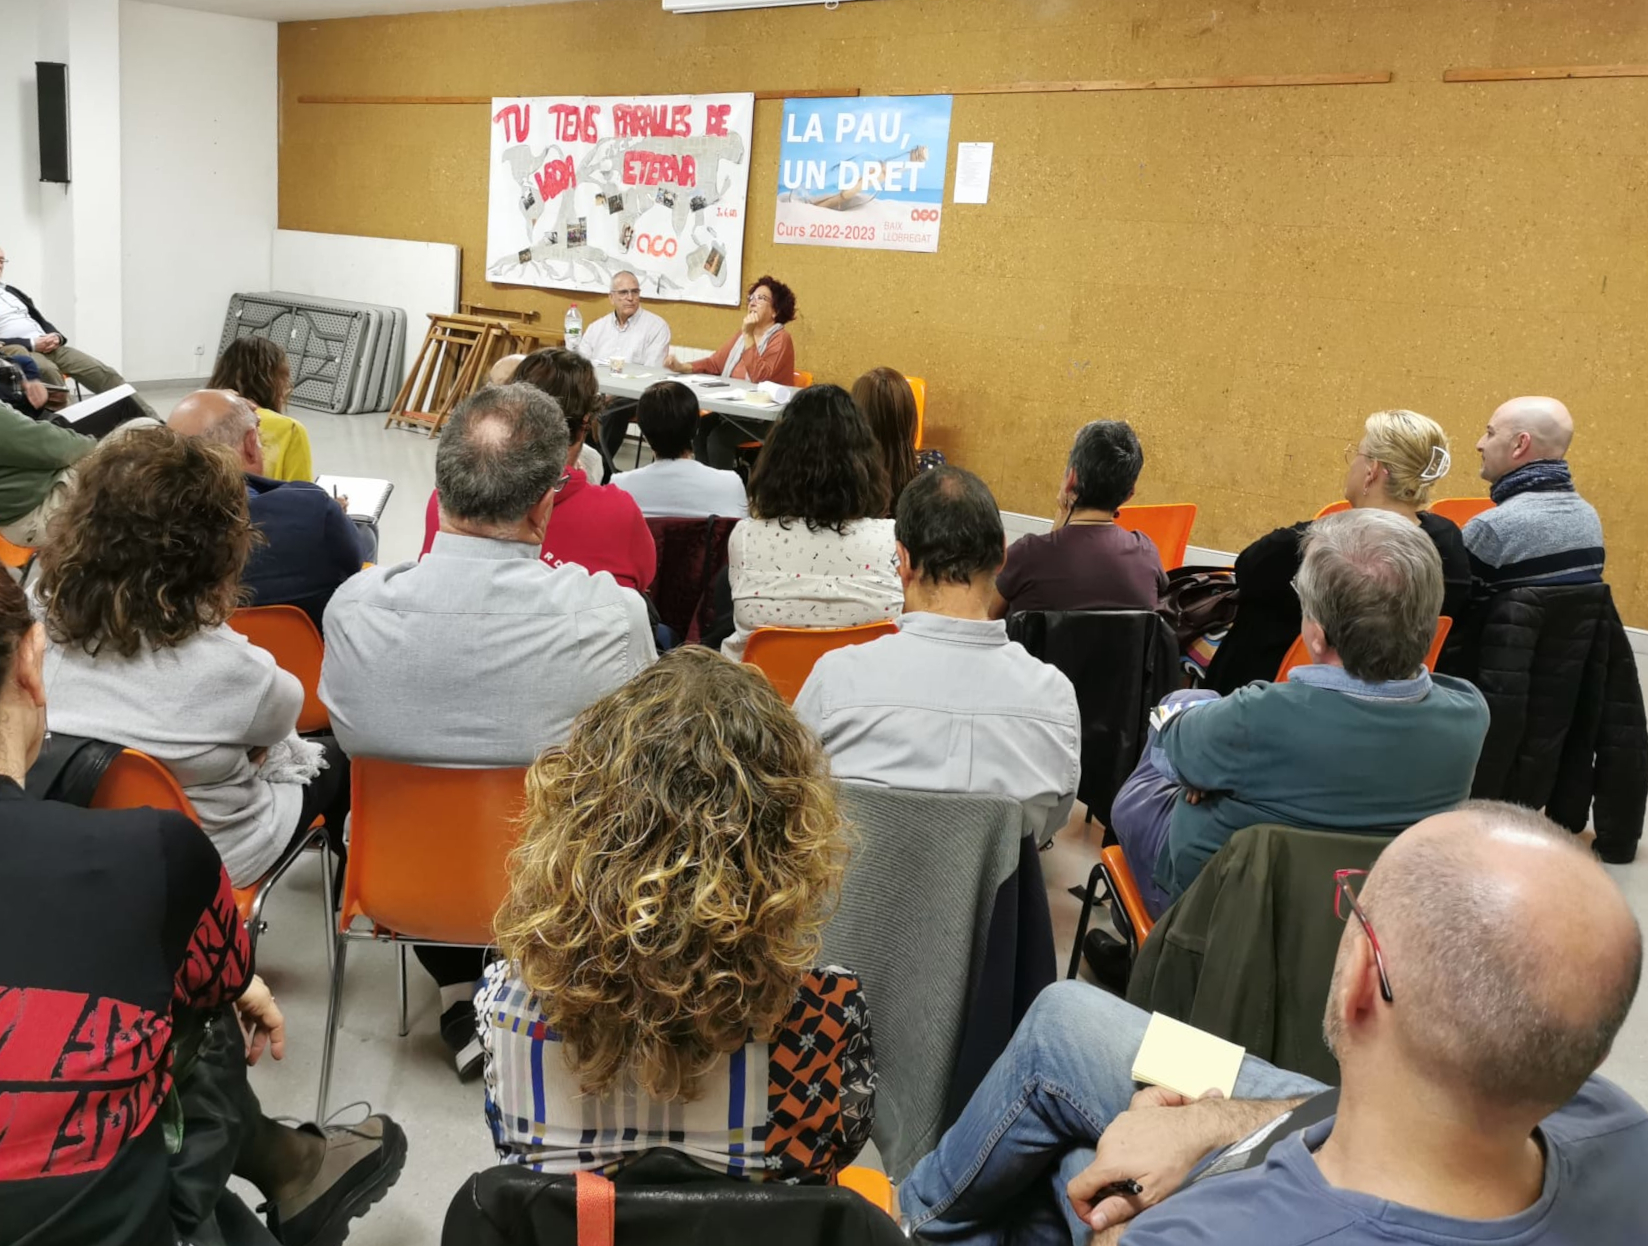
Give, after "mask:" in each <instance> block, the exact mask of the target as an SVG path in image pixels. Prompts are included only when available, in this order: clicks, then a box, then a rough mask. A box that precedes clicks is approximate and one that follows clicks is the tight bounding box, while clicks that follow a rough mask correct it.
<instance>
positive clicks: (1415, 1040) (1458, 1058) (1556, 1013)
mask: <svg viewBox="0 0 1648 1246" xmlns="http://www.w3.org/2000/svg"><path fill="white" fill-rule="evenodd" d="M1362 904H1363V908H1364V910H1365V911H1366V913H1367V915H1368V919H1369V921H1370V922H1371V923H1372V924H1373V926H1374V928H1375V930H1376V931H1377V933H1378V936H1379V940H1380V943H1381V945H1382V948H1383V952H1384V956H1385V963H1386V968H1387V969H1388V971H1389V974H1390V980H1391V987H1392V994H1393V996H1394V997H1395V1000H1396V1002H1395V1004H1394V1005H1393V1007H1392V1008H1391V1010H1390V1013H1389V1019H1390V1023H1391V1025H1390V1029H1391V1031H1392V1041H1394V1042H1395V1043H1396V1044H1397V1046H1398V1048H1399V1051H1398V1052H1397V1053H1396V1058H1398V1059H1400V1061H1401V1062H1402V1063H1403V1064H1404V1065H1406V1066H1407V1067H1409V1068H1411V1069H1412V1070H1413V1071H1414V1072H1416V1073H1417V1074H1418V1075H1420V1076H1421V1077H1422V1078H1423V1079H1424V1080H1426V1081H1428V1082H1431V1083H1432V1084H1434V1085H1437V1086H1441V1087H1450V1088H1452V1090H1451V1092H1452V1093H1454V1094H1456V1095H1463V1096H1466V1097H1468V1098H1470V1099H1472V1100H1474V1101H1475V1102H1476V1103H1479V1104H1481V1105H1484V1106H1493V1107H1497V1108H1501V1109H1506V1110H1511V1109H1523V1108H1538V1109H1541V1110H1543V1111H1550V1110H1554V1109H1555V1108H1556V1107H1557V1106H1558V1105H1560V1104H1562V1103H1565V1102H1567V1101H1568V1099H1570V1098H1571V1097H1572V1096H1573V1095H1574V1093H1575V1092H1576V1091H1577V1090H1578V1089H1579V1087H1580V1085H1581V1084H1582V1083H1583V1082H1584V1081H1585V1079H1586V1078H1587V1077H1589V1076H1590V1075H1591V1074H1592V1073H1593V1072H1595V1070H1596V1068H1597V1066H1598V1065H1599V1064H1601V1063H1602V1061H1603V1059H1604V1057H1606V1055H1607V1054H1608V1049H1609V1046H1610V1045H1611V1044H1612V1042H1613V1039H1614V1035H1615V1034H1617V1033H1618V1032H1619V1027H1620V1026H1621V1025H1622V1024H1623V1023H1624V1020H1625V1016H1626V1014H1627V1013H1628V1012H1629V1011H1630V1007H1631V1002H1632V1000H1633V999H1634V998H1635V996H1636V990H1637V983H1638V980H1639V978H1640V976H1641V972H1642V934H1641V931H1640V930H1639V929H1638V927H1637V923H1636V919H1635V918H1634V917H1633V916H1632V914H1631V910H1630V907H1629V906H1628V905H1627V904H1626V902H1625V898H1624V897H1623V896H1622V895H1621V894H1620V892H1619V889H1618V888H1617V887H1615V886H1614V884H1613V881H1612V880H1611V879H1610V878H1609V877H1608V875H1607V874H1606V873H1605V872H1604V871H1603V869H1602V867H1601V866H1600V865H1598V864H1597V862H1596V861H1595V860H1594V859H1593V858H1592V856H1591V854H1590V853H1589V852H1588V851H1586V850H1585V848H1584V847H1583V846H1582V845H1581V844H1579V843H1578V842H1577V841H1576V840H1575V839H1574V837H1573V836H1572V835H1570V834H1569V833H1568V832H1567V831H1565V830H1562V829H1561V828H1560V827H1557V826H1556V825H1554V824H1553V823H1551V822H1550V821H1548V820H1547V819H1545V818H1544V817H1542V816H1541V815H1540V814H1538V813H1536V812H1534V811H1532V810H1529V809H1524V808H1521V807H1520V806H1515V805H1504V804H1499V803H1496V802H1489V801H1473V802H1470V803H1468V804H1466V805H1464V806H1462V807H1461V808H1460V809H1458V810H1455V811H1453V812H1449V813H1444V814H1439V815H1437V816H1436V817H1433V818H1427V819H1425V821H1423V822H1420V823H1419V824H1417V825H1416V826H1414V827H1413V828H1412V829H1410V830H1408V831H1407V832H1405V833H1404V834H1402V835H1401V836H1399V837H1398V838H1397V839H1396V840H1395V842H1393V843H1392V844H1391V846H1390V847H1389V848H1387V849H1386V850H1385V852H1384V854H1383V855H1382V856H1381V857H1380V859H1379V864H1378V865H1377V866H1376V867H1375V868H1374V870H1373V873H1372V874H1371V875H1370V876H1369V878H1368V880H1367V886H1366V887H1365V889H1364V890H1363V893H1362ZM1352 943H1353V940H1352V939H1351V938H1347V940H1346V943H1345V944H1344V945H1342V946H1341V951H1340V962H1341V964H1343V963H1344V962H1345V961H1346V949H1347V948H1348V947H1350V946H1351V945H1352ZM1340 976H1341V975H1340V972H1339V970H1338V969H1337V968H1336V970H1335V989H1334V997H1335V999H1338V997H1339V995H1340V989H1341V986H1340V981H1339V979H1340ZM1336 1015H1337V1016H1338V1019H1339V1021H1338V1024H1337V1026H1336V1023H1335V1022H1336ZM1328 1028H1329V1031H1330V1042H1332V1043H1334V1044H1335V1050H1336V1051H1338V1044H1340V1043H1343V1042H1344V1024H1343V1014H1342V1012H1338V1010H1336V1008H1335V1006H1334V1003H1333V1002H1332V1001H1330V1003H1329V1026H1328ZM1336 1029H1337V1031H1338V1032H1337V1033H1335V1032H1334V1031H1335V1030H1336ZM1351 1047H1352V1048H1354V1042H1352V1044H1351ZM1341 1058H1342V1059H1354V1053H1353V1051H1350V1050H1347V1051H1346V1052H1344V1053H1342V1056H1341Z"/></svg>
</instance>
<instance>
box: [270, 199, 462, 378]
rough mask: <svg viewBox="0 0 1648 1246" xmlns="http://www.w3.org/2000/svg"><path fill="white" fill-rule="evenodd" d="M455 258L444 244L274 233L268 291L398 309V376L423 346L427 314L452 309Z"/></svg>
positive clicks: (456, 251) (458, 250) (454, 251)
mask: <svg viewBox="0 0 1648 1246" xmlns="http://www.w3.org/2000/svg"><path fill="white" fill-rule="evenodd" d="M461 254H462V251H461V248H459V247H455V246H452V245H450V244H449V243H445V242H405V241H403V240H401V239H399V238H360V237H356V236H354V235H351V234H312V233H308V232H306V231H304V230H298V229H277V230H275V245H274V254H273V257H272V261H271V264H270V280H269V288H270V289H271V290H288V291H290V292H291V293H293V294H312V295H318V296H320V297H321V298H331V299H347V300H349V301H350V302H354V303H382V304H384V305H386V306H389V307H399V308H401V309H402V310H403V311H405V312H406V363H405V367H404V368H403V370H402V375H403V376H404V375H405V374H406V373H407V372H410V371H411V370H412V364H413V361H414V360H416V359H417V357H418V351H419V349H420V348H421V347H422V346H423V337H424V334H425V333H426V332H428V330H429V319H428V313H430V312H445V313H451V312H455V311H457V310H458V261H459V258H460V256H461Z"/></svg>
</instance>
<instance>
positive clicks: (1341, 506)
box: [1311, 498, 1350, 520]
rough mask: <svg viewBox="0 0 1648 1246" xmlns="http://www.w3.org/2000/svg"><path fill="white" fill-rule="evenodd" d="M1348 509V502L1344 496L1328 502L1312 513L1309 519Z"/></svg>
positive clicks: (1321, 517) (1335, 513) (1320, 517)
mask: <svg viewBox="0 0 1648 1246" xmlns="http://www.w3.org/2000/svg"><path fill="white" fill-rule="evenodd" d="M1349 509H1350V503H1349V502H1347V501H1345V499H1344V498H1340V499H1339V500H1338V501H1337V502H1329V503H1328V504H1327V505H1326V506H1324V507H1323V508H1322V509H1321V510H1319V511H1317V512H1316V513H1315V514H1314V515H1312V516H1311V519H1313V520H1315V519H1323V518H1325V517H1326V516H1328V515H1337V514H1338V513H1339V512H1340V511H1348V510H1349Z"/></svg>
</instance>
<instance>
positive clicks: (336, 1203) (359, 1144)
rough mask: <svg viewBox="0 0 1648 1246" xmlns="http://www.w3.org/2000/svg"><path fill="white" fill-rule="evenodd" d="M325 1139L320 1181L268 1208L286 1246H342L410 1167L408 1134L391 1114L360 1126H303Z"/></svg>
mask: <svg viewBox="0 0 1648 1246" xmlns="http://www.w3.org/2000/svg"><path fill="white" fill-rule="evenodd" d="M298 1128H299V1130H300V1131H301V1132H303V1133H307V1134H312V1135H314V1136H316V1137H320V1138H325V1139H326V1155H325V1157H324V1158H323V1159H322V1160H321V1164H320V1170H319V1171H318V1172H317V1173H316V1174H315V1179H314V1180H313V1181H311V1182H310V1183H309V1184H308V1185H307V1186H305V1187H304V1188H303V1189H302V1190H300V1191H298V1193H296V1194H294V1195H292V1196H291V1197H289V1198H284V1199H282V1200H281V1201H280V1202H278V1203H270V1204H267V1210H268V1220H269V1231H270V1232H271V1233H273V1234H274V1235H275V1236H276V1237H278V1238H279V1239H280V1240H281V1243H282V1246H339V1243H341V1242H342V1241H343V1239H344V1238H346V1237H348V1236H349V1222H350V1221H351V1220H353V1219H354V1218H355V1217H356V1216H360V1215H364V1214H365V1213H366V1209H367V1208H369V1207H370V1206H372V1204H373V1203H375V1202H377V1201H378V1200H379V1199H380V1198H382V1197H383V1196H384V1194H385V1193H387V1192H388V1190H389V1187H390V1186H392V1185H394V1184H395V1182H396V1180H397V1179H399V1177H400V1175H401V1168H402V1167H403V1166H404V1165H405V1164H406V1134H404V1133H403V1132H402V1131H401V1127H400V1126H399V1125H397V1124H395V1122H394V1121H392V1120H390V1119H389V1118H388V1117H387V1116H383V1115H378V1116H368V1117H367V1118H366V1119H365V1120H364V1121H362V1122H361V1123H360V1124H358V1125H328V1126H327V1127H326V1129H325V1130H324V1131H323V1130H321V1129H320V1127H319V1126H317V1125H314V1124H305V1125H300V1126H298Z"/></svg>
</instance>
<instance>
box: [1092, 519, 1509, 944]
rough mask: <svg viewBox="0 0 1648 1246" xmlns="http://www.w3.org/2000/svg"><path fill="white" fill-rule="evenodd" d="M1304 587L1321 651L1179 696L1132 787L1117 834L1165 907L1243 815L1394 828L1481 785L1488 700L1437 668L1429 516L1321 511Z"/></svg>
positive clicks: (1120, 803)
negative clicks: (1203, 694)
mask: <svg viewBox="0 0 1648 1246" xmlns="http://www.w3.org/2000/svg"><path fill="white" fill-rule="evenodd" d="M1294 587H1295V589H1297V591H1298V593H1299V604H1300V606H1301V607H1302V608H1303V613H1304V627H1303V630H1302V634H1303V637H1304V642H1305V647H1306V648H1307V649H1309V650H1310V659H1311V660H1310V664H1309V665H1307V666H1300V667H1295V668H1294V670H1293V671H1292V672H1291V673H1290V675H1289V678H1288V682H1287V683H1285V684H1275V683H1265V682H1260V683H1255V684H1249V685H1248V686H1247V687H1245V688H1239V689H1237V690H1236V691H1235V692H1233V693H1232V694H1231V695H1230V696H1228V697H1223V698H1220V699H1217V700H1211V701H1199V702H1195V703H1192V704H1183V703H1181V702H1180V698H1181V697H1183V696H1185V695H1186V694H1174V696H1173V697H1170V698H1169V700H1168V702H1166V703H1164V706H1163V707H1162V708H1159V709H1158V710H1156V711H1155V716H1156V718H1158V719H1160V718H1162V717H1164V716H1165V715H1167V714H1170V713H1171V714H1172V716H1171V717H1167V719H1166V721H1165V723H1163V724H1162V725H1161V726H1160V727H1159V730H1158V731H1157V733H1156V736H1155V739H1154V741H1153V743H1152V744H1151V745H1150V747H1149V748H1148V749H1147V750H1146V751H1145V756H1144V758H1143V760H1142V761H1141V762H1140V764H1139V768H1138V770H1137V771H1135V772H1134V774H1133V776H1132V777H1131V778H1130V779H1129V780H1128V781H1127V784H1126V785H1125V786H1124V787H1123V789H1122V791H1121V792H1120V793H1119V794H1118V795H1117V797H1116V802H1115V807H1114V810H1113V813H1112V821H1113V822H1114V823H1115V828H1114V829H1115V832H1116V838H1117V840H1118V841H1119V842H1120V843H1121V846H1122V850H1123V852H1124V853H1125V854H1126V855H1127V858H1128V863H1129V864H1130V865H1131V866H1132V867H1133V872H1134V875H1135V877H1136V878H1137V879H1138V880H1139V882H1140V885H1141V890H1142V891H1144V893H1145V901H1146V907H1147V908H1151V909H1153V910H1154V912H1156V913H1158V914H1159V913H1160V912H1161V911H1162V910H1163V909H1165V908H1166V907H1167V905H1168V904H1169V903H1171V902H1172V901H1173V900H1176V899H1177V898H1178V897H1179V896H1181V895H1183V894H1184V891H1185V889H1186V888H1187V887H1189V886H1190V884H1191V882H1192V881H1194V880H1195V878H1196V875H1197V874H1198V873H1199V872H1200V871H1201V868H1202V866H1203V865H1205V864H1206V863H1207V862H1208V860H1209V859H1210V858H1211V857H1212V856H1213V855H1214V854H1215V853H1216V852H1218V851H1219V849H1220V848H1222V847H1224V845H1225V844H1226V843H1227V842H1228V841H1229V839H1230V837H1231V836H1232V835H1234V834H1235V833H1236V832H1237V831H1239V830H1241V829H1242V828H1243V827H1248V826H1256V825H1258V824H1260V823H1278V824H1280V825H1282V826H1294V827H1300V828H1302V829H1304V830H1318V831H1346V832H1359V833H1363V834H1373V835H1394V834H1396V833H1397V832H1399V831H1401V830H1402V829H1403V828H1405V827H1409V826H1412V825H1413V824H1414V823H1415V822H1418V821H1421V820H1422V819H1424V818H1428V817H1430V816H1431V815H1432V814H1435V813H1440V812H1442V811H1443V810H1444V809H1451V808H1453V807H1454V806H1455V805H1457V804H1459V802H1460V801H1462V800H1464V799H1466V798H1467V797H1468V796H1469V795H1470V794H1471V776H1472V775H1473V774H1474V773H1475V771H1476V760H1477V756H1478V754H1480V753H1481V751H1482V740H1483V737H1484V736H1485V735H1486V734H1487V731H1488V706H1487V702H1485V701H1484V700H1483V699H1482V694H1481V693H1480V692H1478V691H1477V690H1476V689H1475V688H1474V687H1472V686H1471V685H1470V684H1469V683H1467V682H1465V681H1464V680H1462V679H1453V678H1449V677H1448V676H1446V675H1435V676H1433V675H1431V674H1430V673H1429V672H1427V671H1426V670H1425V666H1424V659H1425V653H1426V651H1427V650H1428V649H1429V648H1430V644H1431V638H1432V636H1433V635H1434V634H1435V631H1436V620H1437V615H1438V612H1439V611H1440V610H1441V608H1442V560H1441V556H1440V555H1439V554H1438V553H1437V552H1436V546H1435V544H1434V543H1433V542H1432V541H1431V539H1430V537H1428V536H1427V535H1426V534H1425V531H1424V529H1422V528H1421V527H1419V525H1418V524H1416V523H1414V522H1413V521H1412V520H1410V519H1407V518H1405V517H1403V516H1400V515H1393V514H1391V513H1390V512H1388V511H1380V510H1374V509H1372V508H1364V509H1359V510H1353V511H1345V512H1344V513H1342V514H1338V515H1330V516H1329V517H1327V518H1326V519H1319V520H1317V521H1316V522H1315V523H1314V524H1312V525H1311V528H1310V532H1309V534H1308V535H1307V536H1306V538H1305V556H1304V561H1303V563H1302V564H1301V566H1300V569H1299V575H1298V577H1297V578H1296V579H1295V580H1294ZM1175 709H1176V710H1177V713H1172V711H1173V710H1175ZM1147 880H1149V881H1150V883H1152V884H1153V885H1152V886H1146V885H1145V884H1146V881H1147Z"/></svg>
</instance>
